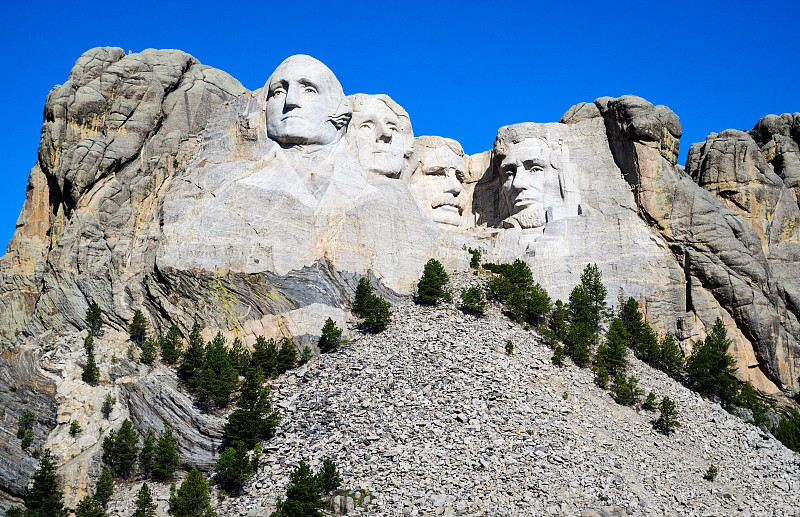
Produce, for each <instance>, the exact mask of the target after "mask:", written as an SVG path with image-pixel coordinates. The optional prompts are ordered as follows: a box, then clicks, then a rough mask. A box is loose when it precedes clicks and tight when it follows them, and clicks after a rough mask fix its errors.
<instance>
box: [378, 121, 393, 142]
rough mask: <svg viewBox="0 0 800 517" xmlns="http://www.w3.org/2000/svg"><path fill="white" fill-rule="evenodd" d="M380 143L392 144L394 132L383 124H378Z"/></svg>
mask: <svg viewBox="0 0 800 517" xmlns="http://www.w3.org/2000/svg"><path fill="white" fill-rule="evenodd" d="M378 142H383V143H386V144H389V143H391V142H392V131H391V130H390V129H389V126H387V125H386V124H383V123H380V122H379V123H378Z"/></svg>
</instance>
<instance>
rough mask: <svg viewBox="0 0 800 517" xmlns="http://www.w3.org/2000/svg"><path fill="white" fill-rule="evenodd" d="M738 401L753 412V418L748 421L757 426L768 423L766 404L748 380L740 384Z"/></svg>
mask: <svg viewBox="0 0 800 517" xmlns="http://www.w3.org/2000/svg"><path fill="white" fill-rule="evenodd" d="M738 403H739V405H741V406H742V407H745V408H747V409H749V410H750V411H751V412H752V413H753V418H752V420H750V421H749V422H750V423H751V424H754V425H757V426H761V425H769V417H768V416H767V406H766V404H764V401H763V400H762V397H761V396H760V395H759V394H758V393H757V392H756V390H755V388H753V385H752V384H750V383H749V382H745V383H744V384H742V387H741V389H740V390H739V396H738Z"/></svg>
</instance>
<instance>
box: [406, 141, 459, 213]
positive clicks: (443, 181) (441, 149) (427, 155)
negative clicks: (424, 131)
mask: <svg viewBox="0 0 800 517" xmlns="http://www.w3.org/2000/svg"><path fill="white" fill-rule="evenodd" d="M416 151H417V154H418V158H419V166H418V167H417V170H416V171H415V172H414V174H413V175H412V176H411V179H410V181H409V185H408V186H409V188H410V189H411V193H412V194H413V195H414V197H415V198H416V199H417V202H418V203H420V205H421V206H422V208H423V209H427V210H429V213H430V215H431V218H433V220H434V222H436V223H440V224H445V225H449V226H458V225H459V224H461V214H462V213H463V211H464V204H465V202H466V201H465V199H464V195H463V193H464V188H463V182H464V151H463V150H462V149H461V146H460V145H459V143H458V142H456V141H455V140H450V139H448V138H440V137H420V138H418V139H417V147H416Z"/></svg>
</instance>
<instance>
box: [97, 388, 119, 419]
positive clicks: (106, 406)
mask: <svg viewBox="0 0 800 517" xmlns="http://www.w3.org/2000/svg"><path fill="white" fill-rule="evenodd" d="M116 403H117V398H116V397H114V396H113V395H111V392H109V393H106V398H104V399H103V405H102V406H101V407H100V412H101V413H103V417H104V418H105V419H106V420H108V417H109V416H111V412H112V411H114V404H116Z"/></svg>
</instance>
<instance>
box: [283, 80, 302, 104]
mask: <svg viewBox="0 0 800 517" xmlns="http://www.w3.org/2000/svg"><path fill="white" fill-rule="evenodd" d="M299 107H300V92H299V91H298V89H297V88H292V87H291V86H289V89H288V90H287V91H286V100H285V101H284V105H283V108H284V109H285V110H289V109H292V108H299Z"/></svg>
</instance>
